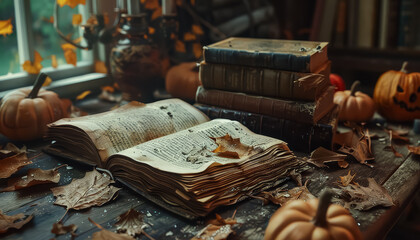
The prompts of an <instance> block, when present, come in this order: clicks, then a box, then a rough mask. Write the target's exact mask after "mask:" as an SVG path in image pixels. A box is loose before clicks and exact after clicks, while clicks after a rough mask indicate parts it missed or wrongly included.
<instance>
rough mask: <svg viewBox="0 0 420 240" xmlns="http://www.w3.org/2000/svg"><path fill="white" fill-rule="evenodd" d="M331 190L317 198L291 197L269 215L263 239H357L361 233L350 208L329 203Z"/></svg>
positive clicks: (360, 237) (360, 236)
mask: <svg viewBox="0 0 420 240" xmlns="http://www.w3.org/2000/svg"><path fill="white" fill-rule="evenodd" d="M331 197H332V193H331V192H330V191H324V193H323V194H322V195H321V198H320V199H319V201H318V199H311V200H309V201H307V202H305V201H303V200H294V201H291V202H289V203H287V204H286V205H284V206H282V207H281V208H279V209H278V210H277V211H276V212H275V213H274V214H273V216H271V218H270V221H269V223H268V226H267V228H266V230H265V236H264V239H265V240H271V239H273V240H274V239H275V240H283V239H284V240H286V239H287V240H298V239H299V240H302V239H306V240H311V239H330V240H350V239H351V240H357V239H362V234H361V232H360V230H359V227H358V226H357V224H356V221H355V220H354V218H353V217H352V216H351V215H350V213H349V211H348V210H347V209H345V208H343V207H342V206H340V205H336V204H332V205H329V204H330V199H331Z"/></svg>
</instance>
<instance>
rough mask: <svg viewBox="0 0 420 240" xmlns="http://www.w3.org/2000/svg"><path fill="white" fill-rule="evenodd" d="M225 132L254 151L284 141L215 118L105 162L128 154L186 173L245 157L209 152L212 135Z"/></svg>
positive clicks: (147, 143) (144, 144)
mask: <svg viewBox="0 0 420 240" xmlns="http://www.w3.org/2000/svg"><path fill="white" fill-rule="evenodd" d="M226 134H229V135H230V136H232V137H233V138H240V141H241V143H243V144H245V145H249V146H252V147H253V148H254V149H255V151H257V152H260V151H263V150H265V149H267V148H269V147H270V146H273V145H277V144H286V143H285V142H283V141H281V140H278V139H275V138H271V137H267V136H263V135H258V134H255V133H253V132H251V131H250V130H249V129H247V128H246V127H245V126H243V125H242V124H241V123H239V122H237V121H231V120H226V119H215V120H212V121H209V122H206V123H203V124H201V125H198V126H195V127H192V128H189V129H186V130H183V131H180V132H177V133H174V134H171V135H168V136H165V137H162V138H158V139H154V140H151V141H149V142H145V143H143V144H140V145H137V146H134V147H132V148H129V149H127V150H124V151H122V152H120V153H118V154H116V155H113V156H111V157H110V161H109V162H108V163H110V162H112V158H114V157H115V158H121V157H122V158H131V159H133V160H134V161H138V162H141V163H144V164H148V165H150V166H152V167H154V168H156V169H159V170H162V171H167V172H173V173H178V174H189V173H198V172H202V171H204V170H206V169H207V168H208V167H209V166H210V165H211V164H227V163H232V162H241V161H245V160H246V159H248V157H249V156H244V157H241V158H240V159H232V158H225V157H218V156H216V154H214V153H213V152H212V151H213V150H214V149H216V148H217V146H218V145H217V144H216V143H215V141H214V140H213V139H211V137H213V138H216V137H223V136H225V135H226Z"/></svg>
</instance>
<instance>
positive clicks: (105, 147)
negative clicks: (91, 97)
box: [49, 99, 208, 165]
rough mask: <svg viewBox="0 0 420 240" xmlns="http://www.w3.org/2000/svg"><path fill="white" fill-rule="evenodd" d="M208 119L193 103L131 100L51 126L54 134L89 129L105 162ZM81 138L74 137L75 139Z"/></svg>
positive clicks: (89, 134)
mask: <svg viewBox="0 0 420 240" xmlns="http://www.w3.org/2000/svg"><path fill="white" fill-rule="evenodd" d="M206 121H208V118H207V116H206V115H204V114H203V113H202V112H200V111H199V110H197V109H196V108H194V107H193V106H191V105H190V104H188V103H186V102H184V101H182V100H179V99H168V100H162V101H157V102H154V103H150V104H142V103H139V102H130V103H128V104H126V105H124V106H122V107H120V108H117V109H115V110H112V111H109V112H105V113H100V114H95V115H90V116H84V117H78V118H65V119H61V120H59V121H57V122H54V123H52V124H50V125H49V128H50V129H52V130H55V131H56V132H57V134H56V135H55V136H60V135H63V134H65V133H64V132H63V133H62V134H58V133H59V131H60V127H61V128H62V129H70V128H77V129H78V130H80V129H81V130H82V131H83V132H86V133H87V135H88V136H89V138H90V139H91V140H92V142H93V144H94V145H95V147H96V150H97V151H98V153H99V156H100V160H101V162H104V161H106V159H107V157H108V156H110V155H111V154H114V153H117V152H119V151H122V150H124V149H127V148H130V147H132V146H135V145H138V144H140V143H143V142H146V141H149V140H151V139H155V138H159V137H161V136H165V135H168V134H171V133H174V132H177V131H180V130H183V129H186V128H189V127H192V126H195V125H197V124H200V123H203V122H206ZM69 133H70V130H69ZM69 135H70V134H69ZM79 137H80V135H79V136H74V138H76V139H75V140H77V139H80V138H79ZM63 138H64V137H62V139H63ZM59 139H60V138H58V140H57V141H59ZM66 142H70V141H66ZM66 142H64V144H65V143H66ZM61 145H63V144H61ZM99 165H102V164H99Z"/></svg>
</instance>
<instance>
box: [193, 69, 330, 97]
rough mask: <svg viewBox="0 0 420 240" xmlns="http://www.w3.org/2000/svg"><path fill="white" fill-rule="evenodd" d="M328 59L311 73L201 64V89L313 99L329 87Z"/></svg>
mask: <svg viewBox="0 0 420 240" xmlns="http://www.w3.org/2000/svg"><path fill="white" fill-rule="evenodd" d="M330 69H331V62H330V61H327V62H325V63H324V64H323V65H322V66H321V67H320V68H319V69H318V70H316V71H315V72H314V73H301V72H290V71H284V70H277V69H270V68H257V67H248V66H240V65H232V64H217V63H207V62H204V61H202V62H201V63H200V71H199V77H200V80H201V83H202V85H203V87H204V88H207V89H219V90H225V91H232V92H243V93H248V94H253V95H260V96H265V97H273V98H285V99H294V100H306V101H315V100H316V99H318V98H319V97H320V95H321V94H322V93H323V92H324V90H325V89H326V88H327V87H328V86H330V85H331V84H330V80H329V75H330Z"/></svg>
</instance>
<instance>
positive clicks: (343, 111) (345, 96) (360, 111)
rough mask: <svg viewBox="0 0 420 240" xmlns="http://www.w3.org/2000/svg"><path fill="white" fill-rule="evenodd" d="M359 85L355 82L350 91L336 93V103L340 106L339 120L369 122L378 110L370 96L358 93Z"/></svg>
mask: <svg viewBox="0 0 420 240" xmlns="http://www.w3.org/2000/svg"><path fill="white" fill-rule="evenodd" d="M359 84H360V82H359V81H355V82H354V83H353V84H352V86H351V89H350V90H346V91H338V92H335V94H334V103H335V104H338V105H339V106H340V113H339V114H338V120H340V121H350V122H367V121H369V120H370V119H371V118H372V117H373V114H374V113H375V110H376V108H375V102H374V101H373V99H372V98H371V97H370V96H369V95H367V94H365V93H362V92H359V91H357V92H356V87H357V86H358V85H359Z"/></svg>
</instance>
